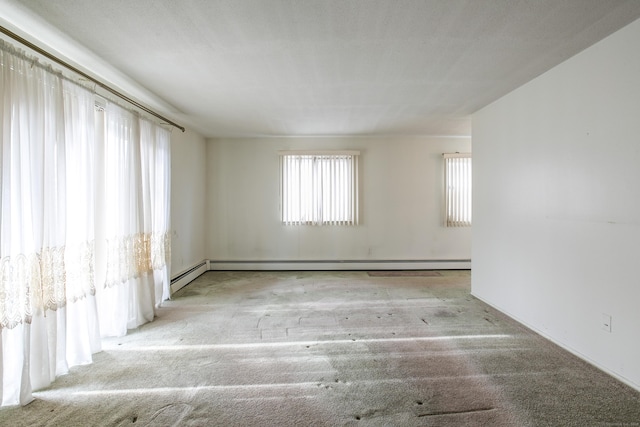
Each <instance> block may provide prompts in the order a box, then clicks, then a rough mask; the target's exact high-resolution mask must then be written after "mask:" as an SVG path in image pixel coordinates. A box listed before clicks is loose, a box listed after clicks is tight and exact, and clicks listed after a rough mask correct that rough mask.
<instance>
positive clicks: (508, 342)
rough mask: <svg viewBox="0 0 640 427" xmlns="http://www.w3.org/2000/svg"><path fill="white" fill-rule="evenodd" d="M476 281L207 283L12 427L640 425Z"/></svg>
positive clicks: (449, 277) (629, 408)
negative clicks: (473, 288)
mask: <svg viewBox="0 0 640 427" xmlns="http://www.w3.org/2000/svg"><path fill="white" fill-rule="evenodd" d="M469 282H470V278H469V272H466V271H462V272H456V271H441V272H440V275H439V276H408V277H406V276H405V277H403V276H400V277H370V276H369V275H368V274H367V273H366V272H305V273H300V272H272V273H267V272H263V273H250V272H209V273H206V274H205V275H203V276H201V277H200V278H199V279H197V280H196V281H195V282H193V283H192V284H190V285H189V286H187V287H186V288H184V289H183V290H182V291H180V292H179V293H177V294H176V295H175V297H174V299H173V301H170V302H168V303H167V304H166V307H164V308H162V309H160V311H159V313H158V318H157V319H156V320H155V321H154V322H153V323H151V324H147V325H145V326H143V327H141V328H139V329H138V330H135V331H131V333H130V334H129V335H127V336H126V337H122V338H119V339H110V340H108V341H107V342H106V343H105V345H104V351H103V352H101V353H99V354H97V355H96V356H95V362H94V363H93V364H92V365H90V366H83V367H77V368H74V369H72V372H71V373H70V374H69V375H66V376H64V377H61V378H59V379H58V380H57V381H56V382H55V383H54V384H53V385H52V386H51V387H50V388H48V389H46V390H42V391H39V392H37V393H35V396H36V401H35V402H33V403H31V404H29V405H27V406H26V407H22V408H8V409H2V410H0V425H7V426H47V425H51V426H85V425H104V426H125V425H135V426H638V425H640V393H638V392H637V391H635V390H633V389H631V388H629V387H627V386H625V385H623V384H622V383H620V382H618V381H616V380H614V379H613V378H611V377H609V376H608V375H606V374H604V373H602V372H600V371H598V370H597V369H595V368H593V367H591V366H590V365H588V364H586V363H584V362H582V361H580V360H578V359H576V358H575V357H574V356H572V355H570V354H569V353H567V352H565V351H563V350H561V349H559V348H557V347H556V346H554V345H551V344H550V343H548V342H547V341H545V340H543V339H542V338H540V337H539V336H537V335H535V334H533V333H531V332H530V331H528V330H527V329H525V328H523V327H522V326H520V325H519V324H517V323H515V322H514V321H512V320H511V319H509V318H506V317H505V316H503V315H501V314H500V313H497V312H496V311H494V310H492V309H491V308H489V307H488V306H486V305H485V304H483V303H481V302H480V301H478V300H476V299H474V298H473V297H471V296H470V295H469Z"/></svg>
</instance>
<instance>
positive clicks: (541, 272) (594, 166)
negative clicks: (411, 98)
mask: <svg viewBox="0 0 640 427" xmlns="http://www.w3.org/2000/svg"><path fill="white" fill-rule="evenodd" d="M639 46H640V21H636V22H634V23H632V24H631V25H630V26H628V27H626V28H624V29H622V30H621V31H619V32H617V33H615V34H613V35H612V36H610V37H608V38H607V39H605V40H603V41H601V42H600V43H598V44H596V45H594V46H592V47H591V48H589V49H587V50H585V51H583V52H582V53H580V54H579V55H577V56H575V57H573V58H571V59H570V60H568V61H566V62H565V63H563V64H561V65H560V66H558V67H556V68H554V69H552V70H551V71H549V72H547V73H546V74H544V75H542V76H540V77H539V78H537V79H535V80H533V81H531V82H529V83H528V84H526V85H525V86H523V87H521V88H519V89H517V90H516V91H514V92H512V93H511V94H509V95H507V96H505V97H504V98H502V99H500V100H499V101H497V102H495V103H493V104H492V105H490V106H488V107H486V108H484V109H482V110H481V111H479V112H478V113H477V114H475V115H474V117H473V141H474V154H473V157H474V207H473V208H474V228H473V273H472V278H473V280H472V293H473V294H474V295H475V296H477V297H479V298H481V299H483V300H485V301H487V302H488V303H490V304H492V305H494V306H495V307H497V308H499V309H500V310H503V311H504V312H506V313H507V314H510V315H512V316H513V317H515V318H517V319H519V320H520V321H521V322H523V323H524V324H526V325H528V326H530V327H531V328H533V329H535V330H537V331H539V332H540V333H542V334H543V335H545V336H547V337H549V338H551V339H552V340H553V341H555V342H557V343H559V344H560V345H562V346H564V347H565V348H567V349H569V350H571V351H573V352H574V353H577V354H579V355H581V356H582V357H583V358H585V359H587V360H589V361H591V362H592V363H594V364H596V365H597V366H599V367H601V368H602V369H604V370H606V371H608V372H610V373H612V374H614V375H615V376H618V377H619V378H621V379H622V380H624V381H625V382H627V383H629V384H631V385H632V386H634V387H636V388H639V389H640V274H638V270H637V265H638V262H640V50H639ZM603 313H606V314H609V315H611V316H612V323H611V325H612V330H611V332H605V331H604V330H603V328H602V314H603Z"/></svg>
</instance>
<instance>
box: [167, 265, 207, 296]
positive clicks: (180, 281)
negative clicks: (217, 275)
mask: <svg viewBox="0 0 640 427" xmlns="http://www.w3.org/2000/svg"><path fill="white" fill-rule="evenodd" d="M208 269H209V267H208V262H207V261H202V262H200V263H198V264H196V265H194V266H193V267H191V268H189V269H187V270H185V271H183V272H182V273H180V274H178V275H177V276H176V277H174V278H173V279H171V293H174V292H176V291H178V290H179V289H181V288H183V287H184V286H186V285H187V284H188V283H189V282H191V281H192V280H193V279H195V278H196V277H198V276H199V275H201V274H202V273H204V272H205V271H207V270H208Z"/></svg>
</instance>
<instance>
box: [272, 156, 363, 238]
mask: <svg viewBox="0 0 640 427" xmlns="http://www.w3.org/2000/svg"><path fill="white" fill-rule="evenodd" d="M278 155H279V157H280V220H281V222H282V223H283V224H284V225H357V224H358V217H359V211H358V159H359V156H360V152H359V151H351V150H350V151H279V152H278Z"/></svg>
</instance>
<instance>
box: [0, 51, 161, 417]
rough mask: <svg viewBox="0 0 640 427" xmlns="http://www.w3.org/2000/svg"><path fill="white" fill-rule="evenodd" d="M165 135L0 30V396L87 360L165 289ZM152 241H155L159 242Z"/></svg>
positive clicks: (19, 396) (18, 396) (22, 396)
mask: <svg viewBox="0 0 640 427" xmlns="http://www.w3.org/2000/svg"><path fill="white" fill-rule="evenodd" d="M169 141H170V134H169V132H168V131H167V130H165V129H162V128H161V127H159V126H157V125H155V124H152V123H150V122H146V121H144V120H141V119H140V118H139V117H137V115H134V114H133V113H131V112H128V111H125V110H123V109H121V108H119V107H117V106H112V105H110V106H109V107H108V111H107V112H106V113H105V115H104V116H102V115H99V116H97V117H96V113H95V107H94V94H93V93H92V92H91V91H90V90H88V89H86V88H84V87H81V86H79V85H77V84H75V83H73V82H70V81H68V80H67V79H65V78H63V77H62V76H61V75H59V74H57V73H55V72H53V71H52V70H51V69H49V68H47V67H45V66H42V65H41V64H39V63H38V62H37V61H36V60H35V59H33V58H29V57H27V56H26V55H25V54H24V53H23V52H21V51H19V50H17V49H14V48H13V47H11V46H10V45H8V44H7V43H4V42H2V41H0V142H1V146H0V165H1V167H2V169H1V171H0V214H1V215H0V233H1V234H0V332H1V336H2V339H1V340H0V381H1V382H0V402H2V405H18V404H22V405H24V404H26V403H28V402H30V401H31V400H32V399H33V398H32V391H33V390H34V389H38V388H41V387H45V386H47V385H49V384H50V383H51V382H52V381H53V380H54V379H55V377H56V376H57V375H61V374H64V373H66V372H68V370H69V368H70V367H71V366H74V365H78V364H86V363H91V361H92V354H93V353H95V352H97V351H99V350H100V336H101V335H114V334H115V335H121V334H124V333H126V330H127V328H133V327H136V326H139V325H140V324H142V323H144V322H146V321H150V320H153V317H154V313H155V307H156V306H158V305H159V303H160V302H161V301H162V300H163V299H166V298H168V296H169V294H168V289H169V282H168V277H169V271H168V270H169V263H168V260H169V253H168V250H167V247H168V239H169V235H168V227H169V218H168V206H169V185H168V179H169V177H168V173H169ZM159 242H161V243H159Z"/></svg>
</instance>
